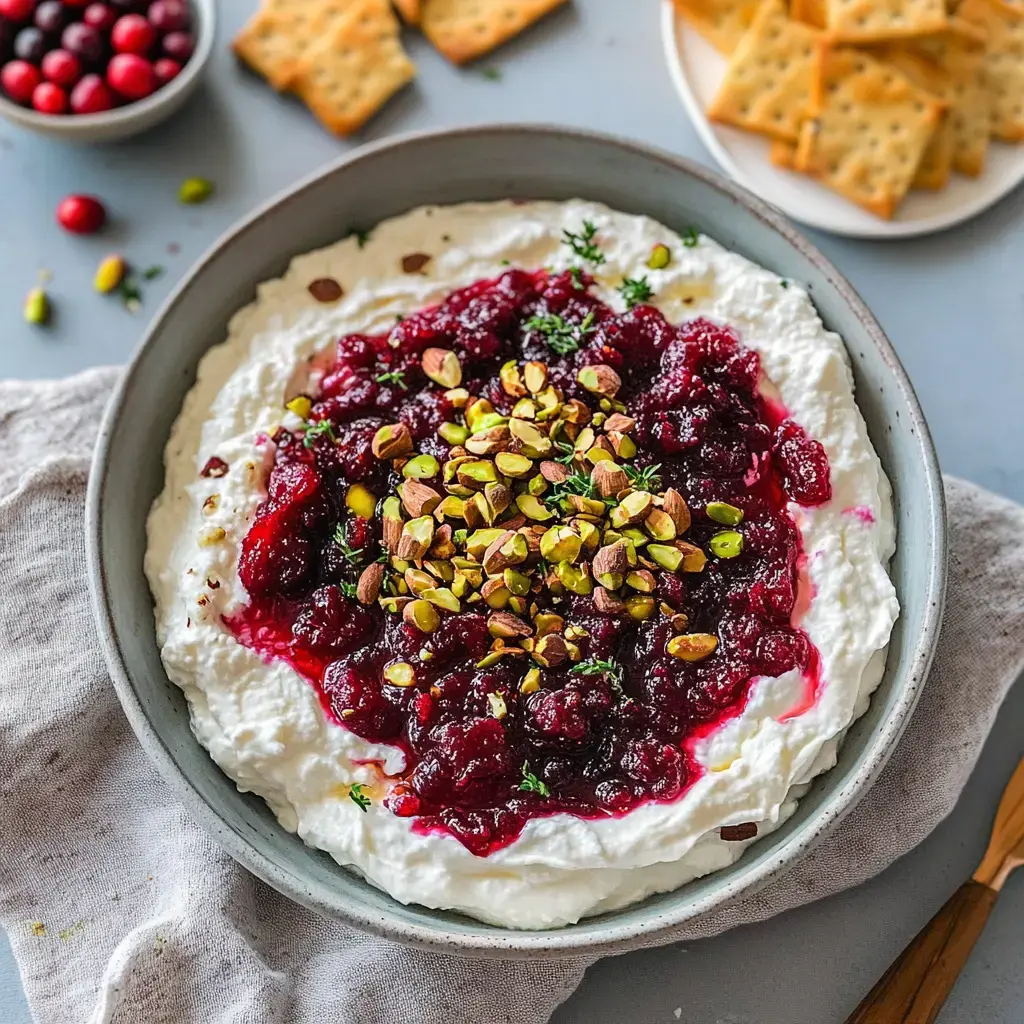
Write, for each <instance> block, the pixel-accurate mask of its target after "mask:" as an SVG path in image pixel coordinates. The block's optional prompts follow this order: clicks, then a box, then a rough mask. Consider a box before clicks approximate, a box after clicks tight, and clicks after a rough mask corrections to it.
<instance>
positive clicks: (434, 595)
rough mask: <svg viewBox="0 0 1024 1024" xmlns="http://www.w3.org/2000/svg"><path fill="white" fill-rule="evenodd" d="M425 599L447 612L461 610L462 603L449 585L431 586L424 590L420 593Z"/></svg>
mask: <svg viewBox="0 0 1024 1024" xmlns="http://www.w3.org/2000/svg"><path fill="white" fill-rule="evenodd" d="M420 596H421V597H422V598H423V599H424V600H425V601H429V602H430V603H431V604H433V605H437V607H438V608H443V609H444V610H445V611H446V612H460V611H462V605H461V603H460V602H459V599H458V598H457V597H456V596H455V595H454V594H453V593H452V592H451V590H449V589H448V587H431V588H429V589H427V590H424V591H423V592H422V593H421V595H420Z"/></svg>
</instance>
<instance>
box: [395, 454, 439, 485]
mask: <svg viewBox="0 0 1024 1024" xmlns="http://www.w3.org/2000/svg"><path fill="white" fill-rule="evenodd" d="M440 472H441V466H440V464H439V463H438V461H437V459H435V458H434V456H433V455H417V456H416V457H415V458H412V459H410V460H409V461H408V462H407V463H406V464H405V465H404V466H403V467H402V476H404V477H412V478H413V479H416V480H429V479H430V478H431V477H435V476H437V474H438V473H440Z"/></svg>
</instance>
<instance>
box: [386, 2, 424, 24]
mask: <svg viewBox="0 0 1024 1024" xmlns="http://www.w3.org/2000/svg"><path fill="white" fill-rule="evenodd" d="M391 2H392V3H393V4H394V5H395V8H396V9H397V11H398V13H399V14H400V15H401V16H402V20H403V21H404V22H405V23H406V24H407V25H418V24H419V23H420V19H421V18H422V17H423V0H391Z"/></svg>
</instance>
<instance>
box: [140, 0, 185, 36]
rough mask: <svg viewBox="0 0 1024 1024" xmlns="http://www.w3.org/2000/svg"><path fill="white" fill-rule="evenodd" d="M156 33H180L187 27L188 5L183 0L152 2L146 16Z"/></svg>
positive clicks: (156, 0) (154, 0)
mask: <svg viewBox="0 0 1024 1024" xmlns="http://www.w3.org/2000/svg"><path fill="white" fill-rule="evenodd" d="M146 17H147V18H149V21H150V24H152V26H153V28H155V29H156V30H157V32H160V33H163V34H166V33H168V32H182V31H184V30H186V29H187V28H188V26H189V22H190V21H191V18H190V16H189V10H188V4H186V3H185V2H184V0H153V3H152V4H150V7H149V11H148V12H147V14H146Z"/></svg>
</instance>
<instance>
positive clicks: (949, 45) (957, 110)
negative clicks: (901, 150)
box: [913, 17, 992, 178]
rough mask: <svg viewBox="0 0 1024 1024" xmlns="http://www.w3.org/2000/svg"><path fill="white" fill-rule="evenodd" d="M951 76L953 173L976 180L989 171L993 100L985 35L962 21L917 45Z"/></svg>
mask: <svg viewBox="0 0 1024 1024" xmlns="http://www.w3.org/2000/svg"><path fill="white" fill-rule="evenodd" d="M913 45H914V47H915V49H917V50H920V51H921V53H923V54H925V56H927V57H928V58H929V60H932V61H934V62H935V63H936V64H937V65H938V66H939V67H941V68H942V69H943V71H945V72H946V74H947V75H948V76H949V88H948V90H947V92H946V100H947V101H948V102H949V105H950V106H949V113H948V115H947V117H948V119H949V131H950V134H951V136H952V139H953V169H954V170H955V171H958V172H959V173H960V174H966V175H968V176H969V177H972V178H976V177H977V176H978V175H979V174H981V172H982V171H983V170H984V168H985V160H986V157H987V156H988V146H989V139H990V137H991V123H992V97H991V95H990V93H989V87H988V83H987V82H986V81H985V77H984V74H985V73H984V57H985V50H986V43H985V34H984V32H982V31H980V30H979V29H978V28H977V26H975V25H972V24H971V23H970V22H965V21H963V20H962V19H961V18H957V17H954V18H950V19H949V28H948V29H946V30H945V31H943V32H938V33H935V34H934V35H929V36H922V37H921V38H920V39H915V40H914V41H913Z"/></svg>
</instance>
